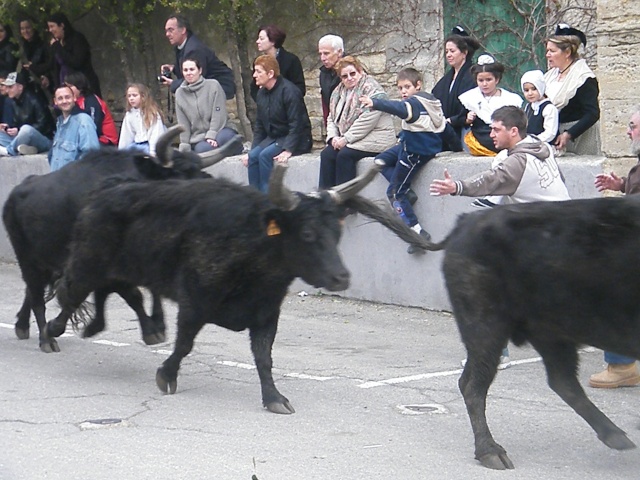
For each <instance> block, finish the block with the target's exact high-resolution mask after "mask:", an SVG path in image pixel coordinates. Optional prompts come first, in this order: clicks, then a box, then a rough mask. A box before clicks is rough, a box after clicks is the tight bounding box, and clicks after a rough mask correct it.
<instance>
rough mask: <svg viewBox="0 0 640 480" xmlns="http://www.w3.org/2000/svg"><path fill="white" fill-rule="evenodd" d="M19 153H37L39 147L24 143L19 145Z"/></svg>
mask: <svg viewBox="0 0 640 480" xmlns="http://www.w3.org/2000/svg"><path fill="white" fill-rule="evenodd" d="M18 153H19V154H20V155H35V154H36V153H38V149H37V148H36V147H32V146H31V145H27V144H26V143H23V144H22V145H18Z"/></svg>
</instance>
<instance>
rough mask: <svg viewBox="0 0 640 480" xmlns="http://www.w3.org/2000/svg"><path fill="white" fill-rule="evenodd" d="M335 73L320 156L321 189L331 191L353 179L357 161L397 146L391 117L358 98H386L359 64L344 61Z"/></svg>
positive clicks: (349, 60)
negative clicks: (324, 140) (323, 144)
mask: <svg viewBox="0 0 640 480" xmlns="http://www.w3.org/2000/svg"><path fill="white" fill-rule="evenodd" d="M334 69H335V70H336V72H337V73H338V76H339V77H340V80H341V81H340V84H339V85H338V86H337V87H336V88H335V90H334V91H333V93H332V94H331V99H330V100H329V117H328V118H327V142H326V143H327V146H326V147H325V148H324V149H323V150H322V152H320V179H319V181H318V184H319V187H320V188H331V187H334V186H336V185H340V184H342V183H344V182H347V181H349V180H352V179H353V178H355V176H356V169H357V164H358V161H359V160H361V159H363V158H365V157H375V156H376V155H377V154H378V153H380V152H383V151H385V150H386V149H388V148H389V147H391V146H392V145H393V144H394V143H395V142H396V132H395V127H394V126H393V120H392V119H391V115H389V114H388V113H384V112H381V111H377V110H371V109H370V108H367V107H365V106H364V105H362V104H361V103H360V97H362V96H367V97H369V98H385V99H386V98H387V94H386V93H385V91H384V89H383V88H382V87H381V86H380V84H379V83H378V82H376V81H375V79H374V78H373V77H371V76H370V75H368V74H367V72H365V70H364V67H363V66H362V63H360V61H359V60H358V59H357V58H355V57H352V56H347V57H343V58H341V59H340V60H338V62H337V63H336V65H335V67H334Z"/></svg>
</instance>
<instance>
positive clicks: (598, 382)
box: [589, 362, 640, 388]
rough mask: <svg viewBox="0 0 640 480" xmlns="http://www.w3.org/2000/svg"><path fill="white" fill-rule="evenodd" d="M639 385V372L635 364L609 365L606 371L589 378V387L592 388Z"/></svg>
mask: <svg viewBox="0 0 640 480" xmlns="http://www.w3.org/2000/svg"><path fill="white" fill-rule="evenodd" d="M638 383H640V372H638V366H637V365H636V362H633V363H629V364H627V365H624V364H621V365H617V364H614V363H610V364H608V365H607V369H606V370H605V371H603V372H600V373H594V374H593V375H591V377H589V386H590V387H593V388H618V387H631V386H633V385H637V384H638Z"/></svg>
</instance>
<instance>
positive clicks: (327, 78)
mask: <svg viewBox="0 0 640 480" xmlns="http://www.w3.org/2000/svg"><path fill="white" fill-rule="evenodd" d="M318 54H319V55H320V61H321V62H322V66H321V67H320V97H321V99H322V117H323V118H324V124H325V126H326V125H327V117H328V116H329V99H330V98H331V92H333V91H334V90H335V88H336V87H337V86H338V85H339V84H340V77H339V76H338V73H337V72H336V71H335V70H334V69H333V67H335V65H336V63H338V60H340V59H341V58H342V57H343V55H344V41H343V40H342V37H339V36H338V35H325V36H324V37H322V38H321V39H320V40H319V41H318Z"/></svg>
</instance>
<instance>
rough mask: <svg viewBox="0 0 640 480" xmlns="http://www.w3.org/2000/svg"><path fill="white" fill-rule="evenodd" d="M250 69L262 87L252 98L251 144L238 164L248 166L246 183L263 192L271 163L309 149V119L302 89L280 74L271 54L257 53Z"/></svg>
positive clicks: (266, 188)
mask: <svg viewBox="0 0 640 480" xmlns="http://www.w3.org/2000/svg"><path fill="white" fill-rule="evenodd" d="M253 68H254V72H253V78H254V79H255V80H256V84H257V85H258V87H262V88H260V90H259V91H258V98H257V99H256V104H257V106H258V115H257V118H256V124H255V127H254V130H253V145H252V147H251V151H250V152H249V153H248V154H246V155H244V156H243V157H242V163H243V164H244V166H245V167H248V169H249V184H250V185H252V186H254V187H256V188H257V189H258V190H260V191H261V192H265V193H266V192H267V190H268V188H269V177H270V176H271V170H272V169H273V162H279V163H287V161H288V160H289V158H290V157H291V156H292V155H300V154H302V153H307V152H309V151H310V150H311V145H312V139H311V122H310V121H309V114H308V112H307V107H306V105H305V103H304V98H303V97H302V92H301V91H300V89H299V88H298V87H296V86H295V85H294V84H293V83H291V82H290V81H289V80H287V79H286V78H284V77H282V76H280V66H279V65H278V61H277V60H276V59H275V58H274V57H272V56H271V55H260V56H259V57H258V58H256V61H255V63H254V65H253Z"/></svg>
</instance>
